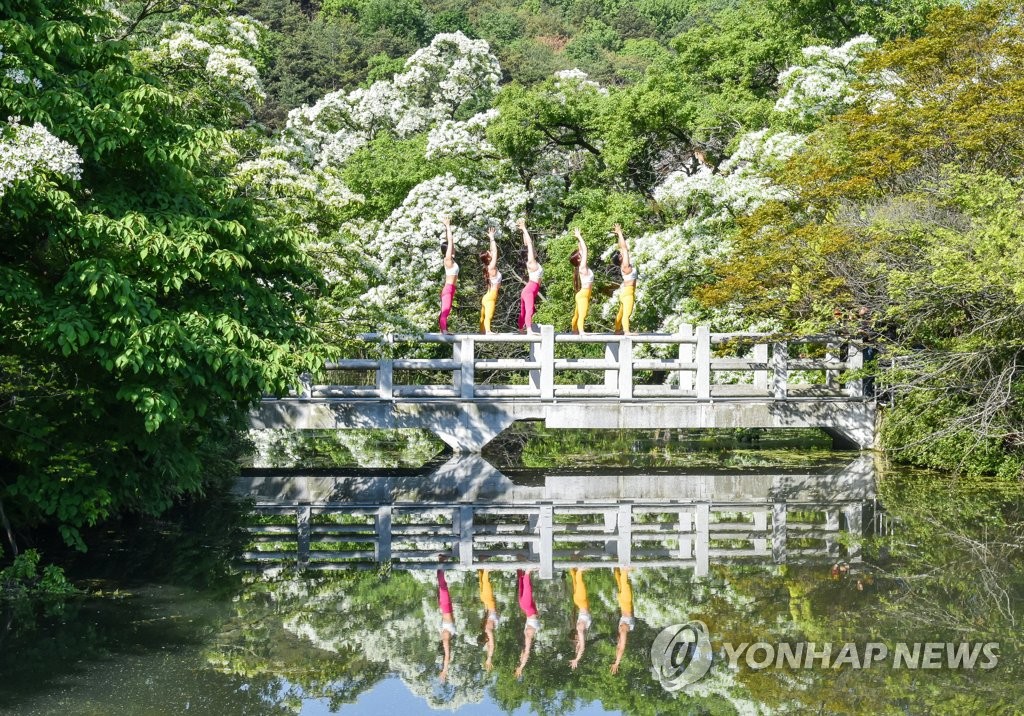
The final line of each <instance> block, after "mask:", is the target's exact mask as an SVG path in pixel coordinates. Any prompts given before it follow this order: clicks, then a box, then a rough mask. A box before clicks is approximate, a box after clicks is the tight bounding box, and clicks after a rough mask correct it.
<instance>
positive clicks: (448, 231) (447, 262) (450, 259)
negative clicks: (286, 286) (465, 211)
mask: <svg viewBox="0 0 1024 716" xmlns="http://www.w3.org/2000/svg"><path fill="white" fill-rule="evenodd" d="M441 223H442V224H444V233H445V238H446V239H447V240H448V248H447V250H445V252H444V267H445V268H446V269H450V268H451V267H452V266H454V265H455V258H454V256H455V239H454V238H453V237H452V217H450V216H442V217H441ZM435 256H436V254H435Z"/></svg>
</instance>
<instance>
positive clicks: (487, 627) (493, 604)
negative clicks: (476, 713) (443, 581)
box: [476, 569, 501, 671]
mask: <svg viewBox="0 0 1024 716" xmlns="http://www.w3.org/2000/svg"><path fill="white" fill-rule="evenodd" d="M476 575H477V579H478V581H479V583H480V602H481V603H482V604H483V605H484V621H483V628H482V633H481V634H480V639H479V640H478V642H479V643H480V645H481V646H483V648H484V653H485V654H486V655H487V658H486V660H485V661H484V669H485V670H486V671H490V670H491V669H492V668H493V667H494V664H493V661H492V660H493V659H494V627H496V626H498V624H499V623H500V622H501V619H500V618H499V617H498V602H497V601H496V600H495V598H494V588H493V587H491V573H490V572H489V571H488V570H486V569H478V570H477V571H476Z"/></svg>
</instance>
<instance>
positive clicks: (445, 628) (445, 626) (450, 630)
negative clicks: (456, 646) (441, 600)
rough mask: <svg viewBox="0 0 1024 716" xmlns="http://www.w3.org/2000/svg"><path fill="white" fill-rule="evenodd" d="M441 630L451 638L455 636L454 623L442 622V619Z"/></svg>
mask: <svg viewBox="0 0 1024 716" xmlns="http://www.w3.org/2000/svg"><path fill="white" fill-rule="evenodd" d="M441 630H442V631H446V632H448V633H449V634H451V635H452V636H455V623H454V622H446V621H444V620H443V619H442V620H441Z"/></svg>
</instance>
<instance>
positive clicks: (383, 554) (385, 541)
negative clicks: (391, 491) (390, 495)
mask: <svg viewBox="0 0 1024 716" xmlns="http://www.w3.org/2000/svg"><path fill="white" fill-rule="evenodd" d="M376 522H377V530H376V531H377V542H376V544H375V545H374V547H375V550H374V552H375V554H374V557H375V558H376V559H377V562H387V561H389V560H390V559H391V506H390V505H384V506H382V507H378V508H377V517H376Z"/></svg>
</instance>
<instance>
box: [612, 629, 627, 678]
mask: <svg viewBox="0 0 1024 716" xmlns="http://www.w3.org/2000/svg"><path fill="white" fill-rule="evenodd" d="M627 639H629V627H628V626H626V625H625V624H619V641H618V643H617V644H616V645H615V661H613V662H612V669H611V671H612V673H613V674H617V673H619V664H621V663H622V655H623V654H625V653H626V640H627Z"/></svg>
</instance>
